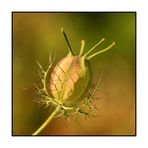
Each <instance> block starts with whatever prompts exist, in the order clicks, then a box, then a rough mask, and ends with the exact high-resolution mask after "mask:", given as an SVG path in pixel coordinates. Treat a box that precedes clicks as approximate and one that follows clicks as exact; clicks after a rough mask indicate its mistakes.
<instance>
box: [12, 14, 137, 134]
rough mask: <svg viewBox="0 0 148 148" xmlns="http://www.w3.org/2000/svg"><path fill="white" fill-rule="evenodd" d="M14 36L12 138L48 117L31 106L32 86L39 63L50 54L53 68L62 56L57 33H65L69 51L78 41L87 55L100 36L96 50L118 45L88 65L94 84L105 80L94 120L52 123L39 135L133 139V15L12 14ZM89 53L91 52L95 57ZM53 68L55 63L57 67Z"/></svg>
mask: <svg viewBox="0 0 148 148" xmlns="http://www.w3.org/2000/svg"><path fill="white" fill-rule="evenodd" d="M12 23H13V24H12V25H13V28H12V31H13V40H12V42H13V47H12V48H13V49H12V51H13V98H12V99H13V100H12V101H13V102H12V105H13V106H12V107H13V113H12V120H13V124H12V134H13V135H31V134H32V133H33V132H34V131H35V130H36V129H37V128H38V127H39V126H40V125H41V124H42V123H43V122H44V121H45V120H46V118H47V117H48V115H49V114H50V111H51V110H50V108H48V109H45V108H43V107H40V106H39V104H37V103H35V102H34V101H32V100H34V99H35V98H36V91H35V90H34V87H33V83H34V82H37V83H38V81H39V76H38V66H37V64H36V60H39V61H40V63H41V64H42V66H43V67H44V68H46V67H47V65H48V56H49V53H50V54H52V55H55V56H56V59H55V63H56V62H58V60H59V59H61V58H62V57H64V56H66V54H67V52H68V51H67V45H66V42H65V40H64V38H63V35H62V33H61V31H60V29H61V27H63V28H64V30H65V32H66V33H67V36H68V38H69V41H70V44H71V46H72V48H73V50H74V51H75V52H76V53H78V52H79V48H80V40H81V39H84V40H85V41H86V45H85V52H86V51H88V50H89V49H90V48H91V47H92V46H94V45H95V44H96V43H97V42H98V41H99V40H100V39H102V38H103V37H104V38H106V41H104V43H102V45H100V46H99V47H98V48H97V49H95V51H97V50H101V49H103V48H104V47H107V46H108V45H109V44H111V43H112V42H113V41H115V42H116V46H114V47H113V48H112V49H111V50H110V51H107V52H105V53H103V54H101V55H99V56H97V57H95V58H94V59H92V60H91V62H90V64H91V68H92V75H93V76H92V77H93V80H92V81H93V82H96V81H97V80H98V79H99V77H100V74H101V72H102V71H104V74H103V78H102V81H101V84H100V87H99V90H98V92H97V95H98V97H99V98H100V99H99V100H98V101H95V102H94V103H95V105H96V106H97V107H98V108H99V110H96V111H93V114H95V115H99V116H98V117H97V118H94V117H91V116H90V117H89V118H86V119H85V118H84V117H83V116H80V117H75V118H72V119H71V126H69V123H68V122H67V120H66V119H65V118H62V117H60V118H57V119H54V120H53V121H52V122H51V123H50V124H49V125H48V126H47V127H46V128H45V129H44V130H43V131H42V132H41V133H40V135H135V128H136V127H135V50H136V49H135V48H136V47H135V13H117V12H116V13H16V12H15V13H12ZM95 51H93V52H95ZM55 63H54V64H55Z"/></svg>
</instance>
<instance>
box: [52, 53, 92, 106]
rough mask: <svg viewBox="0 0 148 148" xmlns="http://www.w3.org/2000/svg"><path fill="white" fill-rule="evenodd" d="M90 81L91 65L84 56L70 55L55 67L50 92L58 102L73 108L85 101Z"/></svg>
mask: <svg viewBox="0 0 148 148" xmlns="http://www.w3.org/2000/svg"><path fill="white" fill-rule="evenodd" d="M89 81H90V67H89V63H88V62H87V61H86V60H85V58H84V57H83V56H74V55H70V56H67V57H65V58H63V59H62V60H60V61H59V62H58V63H57V64H56V66H55V67H54V69H53V72H52V73H51V79H50V92H51V94H52V95H53V97H54V99H55V101H56V102H58V103H60V104H62V105H65V106H69V107H72V106H74V105H76V104H77V103H79V102H80V101H81V100H82V99H83V98H82V95H83V94H84V93H85V91H86V88H87V86H88V84H89Z"/></svg>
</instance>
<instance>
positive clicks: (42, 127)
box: [32, 105, 61, 136]
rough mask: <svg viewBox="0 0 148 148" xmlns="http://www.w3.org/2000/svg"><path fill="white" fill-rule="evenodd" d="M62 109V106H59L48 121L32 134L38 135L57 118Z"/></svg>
mask: <svg viewBox="0 0 148 148" xmlns="http://www.w3.org/2000/svg"><path fill="white" fill-rule="evenodd" d="M60 108H61V106H60V105H58V106H57V108H56V109H55V110H54V111H53V112H52V114H51V115H50V116H49V117H48V118H47V120H46V121H45V122H44V123H43V124H42V125H41V126H40V127H39V128H38V129H37V130H36V131H35V132H34V133H33V134H32V136H36V135H38V134H39V133H40V132H41V131H42V130H43V129H44V128H45V127H46V126H47V124H49V122H50V121H51V120H52V119H53V118H54V117H55V115H56V114H57V113H58V111H59V110H60Z"/></svg>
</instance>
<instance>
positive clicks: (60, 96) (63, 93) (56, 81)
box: [32, 29, 115, 135]
mask: <svg viewBox="0 0 148 148" xmlns="http://www.w3.org/2000/svg"><path fill="white" fill-rule="evenodd" d="M62 33H63V35H64V37H65V39H66V42H67V45H68V50H69V52H68V55H67V56H66V57H64V58H62V59H61V60H60V61H59V62H58V63H57V64H56V65H55V67H54V68H53V70H52V71H51V76H50V84H49V86H50V89H49V90H50V91H48V89H47V86H46V78H47V74H48V72H49V70H51V67H52V64H53V61H52V62H51V59H50V64H49V66H48V68H47V70H46V71H45V70H43V68H42V66H41V65H40V64H39V63H38V65H39V67H40V69H41V71H42V75H43V76H42V78H41V80H42V85H43V87H42V89H40V88H38V87H37V86H36V88H37V90H38V91H39V94H40V95H41V100H40V103H41V104H45V105H46V106H49V105H50V104H51V105H52V106H54V107H55V110H54V111H53V112H52V113H51V115H50V116H49V117H48V118H47V120H46V121H45V122H44V123H43V124H42V125H41V126H40V128H38V129H37V130H36V131H35V132H34V133H33V134H32V135H37V134H39V133H40V132H41V131H42V130H43V128H45V127H46V125H47V124H48V123H49V122H50V121H51V120H52V119H53V118H54V117H55V116H56V117H57V116H61V115H65V116H66V117H69V116H70V115H72V114H73V113H83V114H84V115H88V113H87V112H85V111H83V109H82V108H83V107H84V106H89V108H91V107H92V104H91V101H92V99H93V98H94V94H95V93H96V90H97V88H98V85H99V83H100V80H101V78H100V79H99V81H98V82H97V85H96V87H95V89H94V90H93V93H92V94H90V95H89V96H86V97H85V93H86V92H87V89H88V85H89V82H90V78H91V77H90V76H91V70H90V65H89V60H90V59H92V58H93V57H95V56H97V55H99V54H101V53H103V52H105V51H107V50H109V49H110V48H111V47H112V46H114V45H115V42H113V43H112V44H111V45H109V46H108V47H107V48H105V49H103V50H100V51H97V52H96V53H93V54H92V55H89V54H90V52H92V51H93V50H94V49H95V48H96V47H97V46H98V45H99V44H101V43H102V42H103V41H104V39H102V40H101V41H99V42H98V43H97V44H96V45H95V46H94V47H92V48H91V49H90V50H89V51H88V52H87V53H85V54H83V50H84V44H85V42H84V40H82V41H81V48H80V53H79V54H78V55H75V54H74V52H73V50H72V48H71V46H70V44H69V42H68V39H67V36H66V34H65V32H64V30H63V29H62ZM101 77H102V75H101ZM84 97H85V99H87V100H85V101H84V102H82V100H83V99H84Z"/></svg>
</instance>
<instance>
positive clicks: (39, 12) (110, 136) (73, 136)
mask: <svg viewBox="0 0 148 148" xmlns="http://www.w3.org/2000/svg"><path fill="white" fill-rule="evenodd" d="M14 13H134V14H135V134H134V135H37V137H48V136H49V137H101V136H102V137H135V136H137V12H136V11H12V12H11V56H12V57H11V60H12V61H11V62H12V65H11V95H12V98H11V101H12V102H11V136H14V137H18V136H21V137H28V136H29V137H36V136H32V135H13V14H14Z"/></svg>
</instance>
